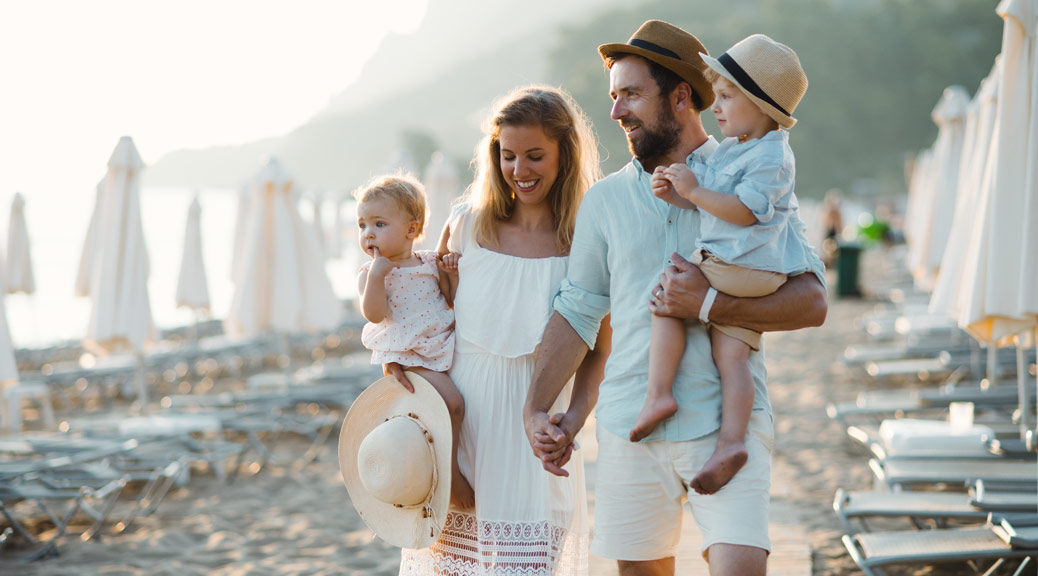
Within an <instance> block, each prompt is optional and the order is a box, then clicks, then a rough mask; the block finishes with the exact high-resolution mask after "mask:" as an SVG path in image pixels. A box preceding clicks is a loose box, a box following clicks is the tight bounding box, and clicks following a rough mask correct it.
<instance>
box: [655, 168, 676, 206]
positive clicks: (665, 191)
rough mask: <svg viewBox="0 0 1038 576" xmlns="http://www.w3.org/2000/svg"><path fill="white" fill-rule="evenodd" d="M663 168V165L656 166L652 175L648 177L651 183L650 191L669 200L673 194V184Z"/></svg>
mask: <svg viewBox="0 0 1038 576" xmlns="http://www.w3.org/2000/svg"><path fill="white" fill-rule="evenodd" d="M665 170H666V167H665V166H657V167H656V170H654V171H653V173H652V177H651V178H649V184H651V185H652V193H653V194H655V195H656V197H657V198H659V199H660V200H666V201H669V200H670V198H671V197H672V196H673V195H674V186H673V185H671V183H670V180H669V179H668V178H667V175H666V172H665Z"/></svg>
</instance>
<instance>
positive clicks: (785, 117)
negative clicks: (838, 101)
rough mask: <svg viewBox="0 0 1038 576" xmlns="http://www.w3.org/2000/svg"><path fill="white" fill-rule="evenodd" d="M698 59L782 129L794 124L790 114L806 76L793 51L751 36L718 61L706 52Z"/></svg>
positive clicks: (768, 40) (762, 36)
mask: <svg viewBox="0 0 1038 576" xmlns="http://www.w3.org/2000/svg"><path fill="white" fill-rule="evenodd" d="M700 56H701V57H702V58H703V61H704V62H706V65H707V66H709V67H711V68H713V69H714V71H715V72H717V73H718V74H720V75H721V76H724V77H725V78H727V79H728V81H729V82H731V83H732V84H735V85H736V86H738V87H739V89H740V90H742V91H743V93H744V94H746V96H747V97H748V98H749V99H750V100H753V102H754V103H755V104H756V105H757V107H759V108H760V109H761V110H763V111H764V113H765V114H767V115H768V116H770V117H771V118H772V119H773V120H775V121H776V122H778V123H779V125H781V126H782V127H783V128H786V129H787V130H788V129H789V128H792V127H793V125H794V124H796V123H797V121H796V118H793V110H795V109H796V107H797V104H799V103H800V99H801V98H803V97H804V93H805V92H807V76H806V75H805V74H804V69H803V68H801V67H800V59H799V58H797V54H796V52H794V51H793V49H792V48H790V47H789V46H786V45H785V44H779V43H778V42H775V41H774V40H772V39H771V38H768V37H767V36H765V35H763V34H754V35H753V36H750V37H748V38H745V39H743V40H740V41H739V42H738V43H737V44H736V45H735V46H732V47H731V48H730V49H729V50H728V51H727V52H725V53H724V54H721V56H719V57H718V58H711V57H710V56H709V55H708V54H707V53H706V52H705V51H704V52H703V53H702V54H700Z"/></svg>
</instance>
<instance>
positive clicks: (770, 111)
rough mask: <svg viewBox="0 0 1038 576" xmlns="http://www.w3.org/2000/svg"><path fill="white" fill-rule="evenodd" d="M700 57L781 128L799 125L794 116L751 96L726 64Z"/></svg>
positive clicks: (710, 57)
mask: <svg viewBox="0 0 1038 576" xmlns="http://www.w3.org/2000/svg"><path fill="white" fill-rule="evenodd" d="M699 57H700V58H702V59H703V62H706V65H707V66H709V67H710V69H711V70H713V71H714V72H717V73H718V74H720V75H721V76H723V77H724V78H725V79H726V80H728V81H729V82H731V83H732V84H735V85H736V87H738V88H739V90H740V91H741V92H742V93H743V94H745V95H746V97H747V98H749V99H750V100H752V101H753V103H754V104H756V105H757V107H758V108H760V109H761V110H762V111H763V112H764V113H765V114H767V115H768V117H770V118H771V119H772V120H774V121H775V122H778V123H779V126H782V127H783V128H785V129H786V130H789V129H790V128H792V127H793V125H794V124H796V123H797V119H796V118H794V117H792V116H789V115H788V114H783V113H782V112H781V111H779V109H778V108H775V107H774V106H772V105H771V104H768V103H767V102H765V101H764V100H761V99H760V98H757V97H756V96H754V95H753V94H751V93H750V91H749V90H747V89H745V88H743V86H742V84H741V83H739V81H738V80H736V79H735V77H734V76H732V73H731V72H729V71H728V69H727V68H725V67H724V64H721V61H720V60H718V59H717V58H714V57H712V56H707V55H706V54H703V53H700V54H699Z"/></svg>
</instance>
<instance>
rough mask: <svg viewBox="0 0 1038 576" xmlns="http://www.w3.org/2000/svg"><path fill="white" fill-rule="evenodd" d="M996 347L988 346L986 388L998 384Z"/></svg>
mask: <svg viewBox="0 0 1038 576" xmlns="http://www.w3.org/2000/svg"><path fill="white" fill-rule="evenodd" d="M997 364H998V346H995V345H994V344H993V343H992V344H988V388H993V387H994V386H995V385H996V384H998V366H997Z"/></svg>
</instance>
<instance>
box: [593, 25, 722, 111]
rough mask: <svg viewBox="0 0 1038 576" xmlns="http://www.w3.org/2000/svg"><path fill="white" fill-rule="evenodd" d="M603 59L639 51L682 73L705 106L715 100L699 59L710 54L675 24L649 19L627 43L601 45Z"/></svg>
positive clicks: (695, 39) (675, 71) (679, 73)
mask: <svg viewBox="0 0 1038 576" xmlns="http://www.w3.org/2000/svg"><path fill="white" fill-rule="evenodd" d="M598 53H599V54H601V55H602V59H603V60H605V61H606V62H608V61H609V60H610V58H612V56H613V55H615V54H618V53H626V54H637V55H638V56H641V57H642V58H647V59H649V60H652V61H653V62H655V63H657V64H659V65H660V66H663V67H664V68H666V69H667V70H670V71H671V72H674V73H675V74H677V75H678V76H681V78H683V79H684V80H685V81H686V82H688V83H689V84H691V85H692V89H693V90H695V91H696V94H699V97H700V98H701V99H702V100H703V106H704V107H709V106H710V105H711V104H713V102H714V91H713V88H711V86H710V82H708V81H707V79H706V77H705V76H703V70H704V69H705V66H704V64H703V61H702V60H701V59H700V58H699V54H700V53H703V54H705V53H707V52H706V48H704V47H703V43H702V42H700V41H699V39H698V38H696V37H695V36H693V35H691V34H689V33H688V32H685V31H684V30H682V29H681V28H678V27H677V26H675V25H673V24H668V23H667V22H663V21H662V20H649V21H648V22H646V23H644V24H642V25H641V26H640V27H639V28H638V30H636V31H635V33H634V36H631V39H630V40H628V41H627V43H626V44H603V45H601V46H599V47H598Z"/></svg>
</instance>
